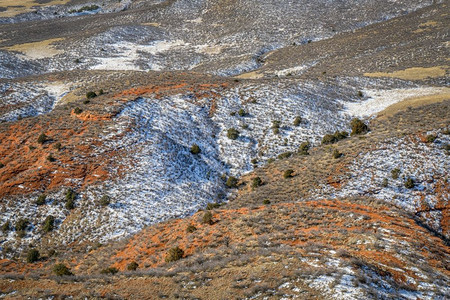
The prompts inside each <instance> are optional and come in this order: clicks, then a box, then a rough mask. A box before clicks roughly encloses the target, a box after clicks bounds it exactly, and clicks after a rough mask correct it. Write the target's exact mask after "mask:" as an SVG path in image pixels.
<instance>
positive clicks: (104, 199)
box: [100, 195, 111, 206]
mask: <svg viewBox="0 0 450 300" xmlns="http://www.w3.org/2000/svg"><path fill="white" fill-rule="evenodd" d="M110 203H111V198H110V197H109V196H108V195H103V196H102V197H101V198H100V205H101V206H108V205H109V204H110Z"/></svg>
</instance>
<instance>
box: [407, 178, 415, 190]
mask: <svg viewBox="0 0 450 300" xmlns="http://www.w3.org/2000/svg"><path fill="white" fill-rule="evenodd" d="M415 185H416V184H415V182H414V179H412V178H411V177H408V179H406V181H405V188H407V189H412V188H414V186H415Z"/></svg>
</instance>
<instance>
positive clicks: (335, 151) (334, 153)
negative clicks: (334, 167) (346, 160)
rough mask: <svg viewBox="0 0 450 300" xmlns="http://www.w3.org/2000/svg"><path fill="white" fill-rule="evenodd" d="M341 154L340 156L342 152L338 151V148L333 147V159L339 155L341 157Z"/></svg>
mask: <svg viewBox="0 0 450 300" xmlns="http://www.w3.org/2000/svg"><path fill="white" fill-rule="evenodd" d="M341 156H342V153H341V152H339V150H338V149H334V150H333V158H334V159H337V158H339V157H341Z"/></svg>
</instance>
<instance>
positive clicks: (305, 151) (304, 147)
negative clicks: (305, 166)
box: [298, 141, 311, 155]
mask: <svg viewBox="0 0 450 300" xmlns="http://www.w3.org/2000/svg"><path fill="white" fill-rule="evenodd" d="M310 147H311V144H310V143H309V142H308V141H306V142H303V143H301V144H300V147H299V148H298V153H299V154H300V155H309V148H310Z"/></svg>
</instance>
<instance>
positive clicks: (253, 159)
mask: <svg viewBox="0 0 450 300" xmlns="http://www.w3.org/2000/svg"><path fill="white" fill-rule="evenodd" d="M250 162H251V163H252V164H253V165H256V164H257V163H258V159H257V158H252V160H251V161H250Z"/></svg>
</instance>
